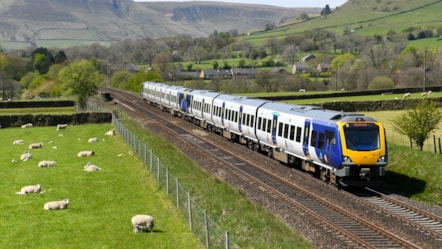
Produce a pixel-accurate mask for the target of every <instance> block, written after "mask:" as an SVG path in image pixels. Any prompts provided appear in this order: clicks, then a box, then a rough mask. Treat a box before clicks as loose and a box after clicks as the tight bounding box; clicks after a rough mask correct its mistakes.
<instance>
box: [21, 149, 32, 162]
mask: <svg viewBox="0 0 442 249" xmlns="http://www.w3.org/2000/svg"><path fill="white" fill-rule="evenodd" d="M31 158H32V154H31V153H29V151H25V152H23V154H21V156H20V160H22V161H28V160H29V159H31Z"/></svg>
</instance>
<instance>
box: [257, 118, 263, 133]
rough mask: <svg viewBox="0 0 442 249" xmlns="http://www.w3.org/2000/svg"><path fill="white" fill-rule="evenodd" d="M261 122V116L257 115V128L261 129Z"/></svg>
mask: <svg viewBox="0 0 442 249" xmlns="http://www.w3.org/2000/svg"><path fill="white" fill-rule="evenodd" d="M261 122H262V118H261V117H259V118H258V127H257V129H258V130H261Z"/></svg>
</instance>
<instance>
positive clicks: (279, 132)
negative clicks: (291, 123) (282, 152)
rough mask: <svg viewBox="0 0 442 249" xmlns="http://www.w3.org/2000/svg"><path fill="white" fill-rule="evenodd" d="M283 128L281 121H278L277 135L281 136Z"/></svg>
mask: <svg viewBox="0 0 442 249" xmlns="http://www.w3.org/2000/svg"><path fill="white" fill-rule="evenodd" d="M283 130H284V126H283V125H282V123H281V122H279V123H278V136H279V137H282V132H283Z"/></svg>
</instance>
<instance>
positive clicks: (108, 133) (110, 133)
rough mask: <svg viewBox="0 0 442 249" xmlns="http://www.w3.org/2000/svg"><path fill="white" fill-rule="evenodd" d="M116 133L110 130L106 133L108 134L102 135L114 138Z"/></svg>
mask: <svg viewBox="0 0 442 249" xmlns="http://www.w3.org/2000/svg"><path fill="white" fill-rule="evenodd" d="M116 134H117V133H116V132H115V129H112V130H110V131H108V132H106V133H104V135H105V136H109V137H110V136H114V135H116Z"/></svg>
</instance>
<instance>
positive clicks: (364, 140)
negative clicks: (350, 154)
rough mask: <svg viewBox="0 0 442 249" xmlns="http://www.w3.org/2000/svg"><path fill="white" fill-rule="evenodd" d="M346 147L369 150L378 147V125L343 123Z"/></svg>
mask: <svg viewBox="0 0 442 249" xmlns="http://www.w3.org/2000/svg"><path fill="white" fill-rule="evenodd" d="M344 134H345V141H346V143H347V149H350V150H357V151H371V150H377V149H379V148H380V141H379V127H378V126H377V125H376V124H373V123H347V124H345V125H344Z"/></svg>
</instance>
